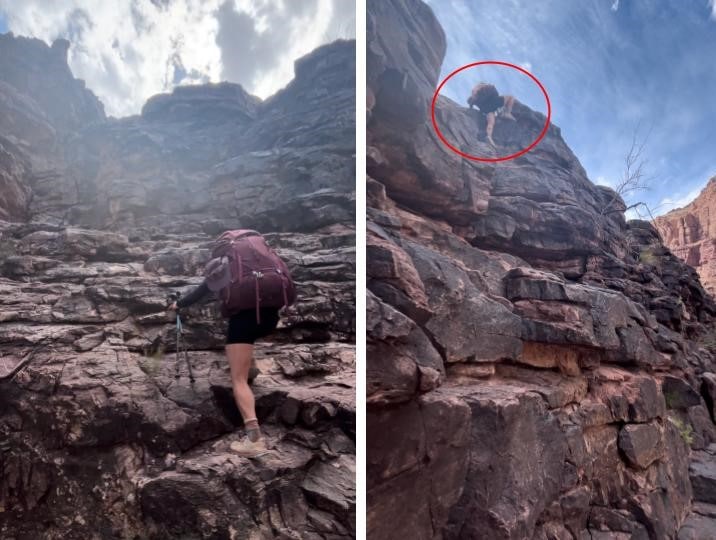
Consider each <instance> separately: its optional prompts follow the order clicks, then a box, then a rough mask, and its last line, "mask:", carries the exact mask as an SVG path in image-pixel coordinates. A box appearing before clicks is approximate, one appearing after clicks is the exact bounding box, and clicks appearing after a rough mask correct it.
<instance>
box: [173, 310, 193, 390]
mask: <svg viewBox="0 0 716 540" xmlns="http://www.w3.org/2000/svg"><path fill="white" fill-rule="evenodd" d="M183 333H184V327H183V326H182V324H181V317H180V316H179V311H177V350H176V373H175V375H174V378H175V379H178V378H179V353H180V352H183V353H184V361H185V362H186V367H187V369H188V370H189V380H190V381H191V382H194V372H193V371H192V369H191V362H190V361H189V351H188V350H187V347H186V343H185V342H184V336H183ZM182 349H183V350H182Z"/></svg>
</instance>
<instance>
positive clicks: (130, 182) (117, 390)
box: [0, 36, 356, 539]
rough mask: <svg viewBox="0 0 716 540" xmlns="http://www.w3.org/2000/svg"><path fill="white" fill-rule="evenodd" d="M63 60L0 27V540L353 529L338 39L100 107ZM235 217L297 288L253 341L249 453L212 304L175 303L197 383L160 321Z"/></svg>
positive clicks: (167, 324) (346, 67)
mask: <svg viewBox="0 0 716 540" xmlns="http://www.w3.org/2000/svg"><path fill="white" fill-rule="evenodd" d="M65 53H66V45H65V44H63V43H61V42H60V43H57V44H56V45H54V46H53V47H52V48H48V47H47V46H46V45H44V44H42V43H40V42H38V41H36V40H25V39H22V38H14V37H12V36H10V37H8V36H0V67H2V68H3V69H0V113H2V114H0V187H2V193H1V194H0V219H2V220H3V221H0V255H1V256H2V257H1V258H0V347H1V348H2V355H1V356H0V440H1V441H2V442H0V456H1V457H0V537H2V538H40V537H47V538H50V537H53V538H55V537H60V536H63V537H67V538H90V537H97V538H100V537H101V538H152V539H163V538H308V539H321V538H331V539H339V538H353V537H354V536H355V519H356V516H355V474H356V470H355V468H356V465H355V439H356V426H355V389H354V381H355V347H354V341H355V274H356V267H355V230H354V223H355V208H354V207H355V202H354V201H355V195H354V192H355V187H354V186H355V184H354V177H355V156H354V154H355V149H354V144H355V143H354V141H355V125H354V103H355V80H354V79H355V44H354V43H353V42H337V43H335V44H332V45H327V46H325V47H322V48H321V49H319V50H317V51H315V52H314V53H312V54H310V55H308V56H307V57H306V58H304V59H302V60H300V61H299V62H297V65H296V77H297V78H296V79H295V80H294V81H293V82H292V83H291V84H289V85H288V86H287V87H286V88H285V89H284V90H282V91H281V92H280V93H279V94H278V95H277V96H274V97H273V98H271V99H269V100H266V101H265V102H261V101H260V100H258V99H257V98H255V97H252V96H250V95H248V94H247V93H246V92H244V91H243V89H241V88H240V87H239V86H237V85H231V84H219V85H206V86H197V87H191V88H182V89H177V90H176V91H175V92H174V93H173V94H171V95H163V96H156V97H155V98H152V99H150V100H149V102H148V103H147V105H146V106H145V108H144V111H143V114H142V115H141V116H137V117H132V118H125V119H120V120H116V119H109V120H108V119H105V118H104V113H103V112H102V110H101V105H99V102H98V101H96V98H94V96H92V95H91V94H90V93H89V92H88V91H87V90H84V87H83V85H82V84H81V82H79V81H76V80H75V79H73V78H72V76H71V73H70V72H69V68H67V65H66V61H65V60H64V56H63V55H64V54H65ZM22 66H25V68H26V71H22V69H25V68H23V67H22ZM6 68H7V69H6ZM327 73H328V74H329V75H330V76H326V74H327ZM23 77H24V78H23ZM25 80H29V81H34V82H33V86H32V88H31V89H30V88H29V87H26V86H23V84H21V82H22V81H25ZM18 81H20V82H18ZM50 83H51V84H52V85H54V86H53V88H54V89H55V90H54V92H55V93H54V94H53V101H52V103H51V104H48V101H47V97H48V95H47V92H48V91H49V90H48V86H47V85H50ZM6 112H8V113H11V114H12V115H14V116H12V117H10V116H9V114H8V115H5V113H6ZM60 135H61V136H60ZM243 227H251V228H258V229H259V230H260V231H261V232H262V233H264V234H265V236H266V238H267V241H268V242H269V244H271V245H272V246H273V247H274V248H275V249H276V250H277V251H278V253H279V254H280V255H281V256H282V257H283V258H284V259H285V260H286V261H287V263H288V264H289V266H290V269H291V272H292V275H293V277H294V279H295V280H296V282H297V287H298V296H299V299H298V301H297V303H296V304H295V305H294V306H292V307H291V308H290V309H287V310H286V311H285V313H284V314H283V316H282V318H281V322H280V324H279V328H278V330H277V331H276V332H275V333H274V334H273V335H272V336H271V337H270V339H269V340H268V341H264V342H260V343H259V344H258V345H257V348H256V368H258V369H255V370H254V373H253V375H252V378H253V382H252V385H253V390H254V392H255V394H256V407H257V415H258V418H259V420H260V422H261V424H262V426H263V428H264V429H265V432H266V434H267V436H268V437H269V441H270V446H271V452H270V453H269V454H267V455H266V456H262V457H260V458H258V459H255V460H247V459H243V458H239V457H238V456H236V455H235V454H234V453H232V451H231V450H230V444H231V442H233V441H234V440H236V439H238V437H239V436H240V435H241V433H240V431H237V430H240V428H241V427H242V424H241V417H240V415H239V412H238V410H237V409H236V406H235V404H234V399H233V396H232V389H231V384H230V381H231V378H230V373H229V367H228V364H227V362H226V359H225V355H224V353H223V347H224V343H225V334H224V331H225V325H226V322H225V321H223V320H222V319H221V318H220V316H219V312H218V309H217V306H215V305H214V303H213V302H212V301H211V299H208V300H206V301H204V302H201V303H199V304H197V305H195V306H192V307H191V308H190V309H188V310H186V312H185V313H182V318H183V322H184V331H185V334H184V340H185V342H186V345H187V348H188V358H189V362H190V365H191V368H192V373H193V376H194V379H195V380H194V381H191V380H190V378H189V371H188V369H189V366H188V365H187V363H186V361H185V360H184V358H183V357H182V355H180V354H177V351H176V341H175V340H176V337H175V334H174V321H173V320H172V319H171V317H169V316H168V315H167V314H166V313H165V306H166V305H167V304H168V300H167V296H168V294H169V293H171V292H174V291H180V292H182V293H185V292H188V291H189V290H190V289H191V288H192V286H194V285H196V284H198V283H200V282H201V279H202V278H201V274H202V270H203V267H204V264H205V263H206V262H207V259H208V257H209V252H210V246H211V241H212V239H213V238H214V237H215V236H216V235H217V234H219V233H220V232H222V231H224V230H226V229H230V228H243Z"/></svg>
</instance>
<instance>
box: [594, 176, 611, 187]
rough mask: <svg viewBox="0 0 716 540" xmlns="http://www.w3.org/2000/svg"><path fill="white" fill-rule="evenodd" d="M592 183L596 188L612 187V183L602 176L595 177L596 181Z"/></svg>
mask: <svg viewBox="0 0 716 540" xmlns="http://www.w3.org/2000/svg"><path fill="white" fill-rule="evenodd" d="M594 183H595V184H597V185H598V186H607V187H612V183H611V182H610V181H609V180H607V179H606V178H604V177H603V176H597V179H596V180H595V181H594Z"/></svg>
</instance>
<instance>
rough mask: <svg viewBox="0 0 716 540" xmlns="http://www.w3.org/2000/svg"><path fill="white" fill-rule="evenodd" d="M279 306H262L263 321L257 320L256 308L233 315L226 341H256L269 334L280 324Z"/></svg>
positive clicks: (229, 342) (228, 342)
mask: <svg viewBox="0 0 716 540" xmlns="http://www.w3.org/2000/svg"><path fill="white" fill-rule="evenodd" d="M278 318H279V317H278V308H261V317H260V319H261V322H259V323H257V322H256V310H255V309H246V310H244V311H239V312H238V313H237V314H235V315H232V316H231V318H230V319H229V327H228V329H227V331H226V343H227V345H228V344H231V343H254V341H256V340H257V339H260V338H262V337H266V336H268V335H269V334H270V333H271V332H273V331H274V330H276V326H277V325H278Z"/></svg>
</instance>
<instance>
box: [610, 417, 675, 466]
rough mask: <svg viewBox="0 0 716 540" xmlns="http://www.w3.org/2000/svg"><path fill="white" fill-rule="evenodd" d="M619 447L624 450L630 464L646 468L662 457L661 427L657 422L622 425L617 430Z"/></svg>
mask: <svg viewBox="0 0 716 540" xmlns="http://www.w3.org/2000/svg"><path fill="white" fill-rule="evenodd" d="M619 449H620V450H621V451H622V452H624V455H625V456H626V458H627V460H628V462H629V464H630V465H631V466H633V467H636V468H638V469H646V468H647V467H648V466H649V465H651V464H652V463H654V461H656V460H657V459H660V458H661V457H663V453H664V443H663V442H662V438H661V429H660V428H659V426H658V425H657V424H634V425H627V426H624V428H622V430H621V431H620V432H619Z"/></svg>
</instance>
